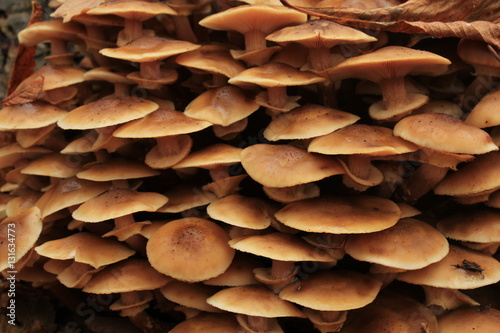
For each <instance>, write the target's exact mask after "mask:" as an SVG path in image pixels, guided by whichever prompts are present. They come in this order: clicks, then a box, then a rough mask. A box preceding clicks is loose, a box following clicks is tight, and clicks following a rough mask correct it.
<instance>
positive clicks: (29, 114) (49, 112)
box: [0, 102, 67, 130]
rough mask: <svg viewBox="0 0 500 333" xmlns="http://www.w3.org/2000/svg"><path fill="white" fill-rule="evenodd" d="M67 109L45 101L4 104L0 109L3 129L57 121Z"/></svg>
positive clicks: (49, 123) (35, 126)
mask: <svg viewBox="0 0 500 333" xmlns="http://www.w3.org/2000/svg"><path fill="white" fill-rule="evenodd" d="M66 113H67V111H65V110H63V109H61V108H59V107H58V106H56V105H51V104H48V103H44V102H33V103H23V104H17V105H12V106H4V107H3V108H2V110H0V128H1V129H2V130H15V129H34V128H41V127H45V126H49V125H51V124H53V123H56V122H57V121H58V120H59V119H60V118H61V117H62V116H64V115H65V114H66Z"/></svg>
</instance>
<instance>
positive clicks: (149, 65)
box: [140, 60, 161, 80]
mask: <svg viewBox="0 0 500 333" xmlns="http://www.w3.org/2000/svg"><path fill="white" fill-rule="evenodd" d="M160 62H161V60H155V61H148V62H141V65H140V72H141V77H143V78H144V79H153V80H154V79H158V78H159V77H160Z"/></svg>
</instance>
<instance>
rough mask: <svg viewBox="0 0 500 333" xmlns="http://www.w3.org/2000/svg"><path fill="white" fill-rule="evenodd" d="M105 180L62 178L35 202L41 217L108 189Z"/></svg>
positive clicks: (81, 201)
mask: <svg viewBox="0 0 500 333" xmlns="http://www.w3.org/2000/svg"><path fill="white" fill-rule="evenodd" d="M109 186H110V184H109V183H105V182H99V183H95V182H91V181H88V180H83V179H78V178H76V177H70V178H66V179H62V180H61V181H60V182H59V183H58V184H57V185H56V186H55V187H53V188H51V189H50V190H48V191H47V192H45V193H44V194H43V195H42V196H41V197H40V198H39V199H38V201H37V202H36V203H35V205H36V206H37V207H39V208H40V211H41V215H42V218H45V217H47V216H49V215H50V214H53V213H55V212H57V211H60V210H62V209H64V208H67V207H70V206H74V205H79V204H81V203H83V202H85V201H87V200H89V199H91V198H94V197H96V196H98V195H99V194H101V193H103V192H105V191H106V190H108V189H109Z"/></svg>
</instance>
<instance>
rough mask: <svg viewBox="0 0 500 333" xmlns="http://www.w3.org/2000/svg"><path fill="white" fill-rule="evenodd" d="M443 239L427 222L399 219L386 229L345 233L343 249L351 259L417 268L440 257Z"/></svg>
mask: <svg viewBox="0 0 500 333" xmlns="http://www.w3.org/2000/svg"><path fill="white" fill-rule="evenodd" d="M448 250H449V246H448V241H447V240H446V238H445V237H444V236H443V235H442V234H441V233H440V232H439V231H437V230H436V229H435V228H433V227H432V226H430V225H429V224H427V223H425V222H422V221H419V220H416V219H412V218H405V219H401V220H399V221H398V223H396V224H395V225H393V226H392V227H390V228H387V229H384V230H381V231H378V232H373V233H367V234H360V235H349V237H348V238H347V241H346V244H345V251H346V253H347V254H349V255H350V256H351V257H353V258H354V259H357V260H360V261H368V262H372V263H377V264H380V265H384V266H388V267H395V268H401V269H419V268H423V267H425V266H427V265H430V264H432V263H434V262H437V261H439V260H441V259H443V258H444V256H445V255H446V254H447V253H448Z"/></svg>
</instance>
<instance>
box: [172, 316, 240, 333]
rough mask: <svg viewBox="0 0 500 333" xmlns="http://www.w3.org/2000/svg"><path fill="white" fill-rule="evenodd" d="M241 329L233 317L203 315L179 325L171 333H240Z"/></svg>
mask: <svg viewBox="0 0 500 333" xmlns="http://www.w3.org/2000/svg"><path fill="white" fill-rule="evenodd" d="M239 327H240V326H239V324H238V322H237V321H236V319H235V317H234V316H233V315H230V314H227V313H224V314H220V313H202V314H200V315H198V316H196V317H194V318H189V319H186V320H184V321H183V322H181V323H179V324H178V325H176V326H175V327H174V328H173V329H172V330H170V333H220V332H225V333H238V332H239Z"/></svg>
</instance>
